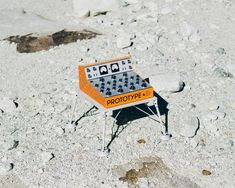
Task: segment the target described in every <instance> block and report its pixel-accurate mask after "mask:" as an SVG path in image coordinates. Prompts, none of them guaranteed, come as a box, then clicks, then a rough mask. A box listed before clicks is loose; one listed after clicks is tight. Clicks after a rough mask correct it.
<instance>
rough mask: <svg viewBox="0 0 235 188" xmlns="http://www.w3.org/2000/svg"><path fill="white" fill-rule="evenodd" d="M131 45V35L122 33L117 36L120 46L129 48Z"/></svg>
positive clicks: (118, 45)
mask: <svg viewBox="0 0 235 188" xmlns="http://www.w3.org/2000/svg"><path fill="white" fill-rule="evenodd" d="M130 45H131V40H130V35H128V34H124V33H122V34H120V35H119V36H118V37H117V47H118V48H127V47H129V46H130Z"/></svg>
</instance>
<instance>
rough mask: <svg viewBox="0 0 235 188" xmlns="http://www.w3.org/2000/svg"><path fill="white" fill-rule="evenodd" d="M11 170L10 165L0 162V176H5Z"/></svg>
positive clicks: (11, 165) (11, 166)
mask: <svg viewBox="0 0 235 188" xmlns="http://www.w3.org/2000/svg"><path fill="white" fill-rule="evenodd" d="M12 169H13V164H12V163H7V162H0V175H6V174H7V173H8V172H9V171H11V170H12Z"/></svg>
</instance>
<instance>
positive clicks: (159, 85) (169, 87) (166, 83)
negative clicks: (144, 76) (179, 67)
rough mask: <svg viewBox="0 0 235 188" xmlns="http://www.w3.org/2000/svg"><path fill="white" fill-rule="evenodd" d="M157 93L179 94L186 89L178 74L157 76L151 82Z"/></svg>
mask: <svg viewBox="0 0 235 188" xmlns="http://www.w3.org/2000/svg"><path fill="white" fill-rule="evenodd" d="M150 81H151V83H152V85H153V87H154V89H155V90H156V91H158V92H159V91H164V92H172V93H174V92H179V91H182V90H183V88H184V83H183V81H182V80H181V78H180V75H179V74H177V73H167V74H165V73H164V74H156V76H154V77H153V79H151V80H150Z"/></svg>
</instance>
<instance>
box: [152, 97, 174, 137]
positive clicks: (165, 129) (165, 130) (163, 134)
mask: <svg viewBox="0 0 235 188" xmlns="http://www.w3.org/2000/svg"><path fill="white" fill-rule="evenodd" d="M154 106H155V108H156V111H157V116H158V119H159V121H160V123H161V129H162V131H161V133H162V136H161V140H163V141H167V140H170V138H171V136H170V134H168V132H167V127H166V124H165V123H164V122H163V121H162V118H161V114H160V111H159V108H158V102H157V98H156V99H155V100H154Z"/></svg>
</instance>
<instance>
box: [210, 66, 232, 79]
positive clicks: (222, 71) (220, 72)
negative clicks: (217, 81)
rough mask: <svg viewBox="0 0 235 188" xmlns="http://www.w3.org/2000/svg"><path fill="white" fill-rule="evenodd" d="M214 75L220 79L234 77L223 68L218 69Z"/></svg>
mask: <svg viewBox="0 0 235 188" xmlns="http://www.w3.org/2000/svg"><path fill="white" fill-rule="evenodd" d="M214 73H215V74H216V75H217V76H220V77H233V75H232V74H231V73H229V72H228V70H225V69H224V68H222V67H216V68H215V70H214Z"/></svg>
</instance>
